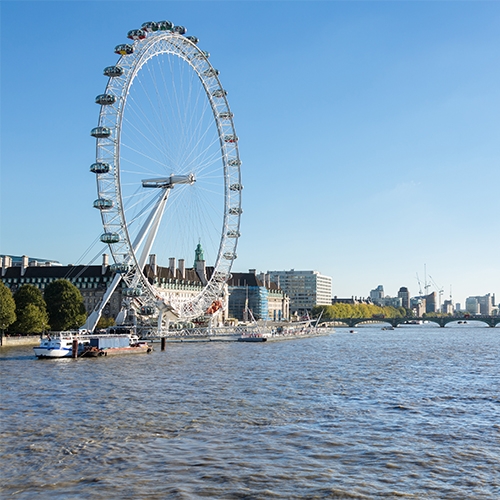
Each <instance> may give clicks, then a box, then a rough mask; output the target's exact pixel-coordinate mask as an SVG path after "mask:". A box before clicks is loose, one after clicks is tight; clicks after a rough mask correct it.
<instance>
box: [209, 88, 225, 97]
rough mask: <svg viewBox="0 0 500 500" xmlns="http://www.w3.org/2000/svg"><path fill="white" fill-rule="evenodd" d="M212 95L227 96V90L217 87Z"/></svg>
mask: <svg viewBox="0 0 500 500" xmlns="http://www.w3.org/2000/svg"><path fill="white" fill-rule="evenodd" d="M212 95H213V96H214V97H225V96H227V91H225V90H224V89H217V90H214V91H213V92H212Z"/></svg>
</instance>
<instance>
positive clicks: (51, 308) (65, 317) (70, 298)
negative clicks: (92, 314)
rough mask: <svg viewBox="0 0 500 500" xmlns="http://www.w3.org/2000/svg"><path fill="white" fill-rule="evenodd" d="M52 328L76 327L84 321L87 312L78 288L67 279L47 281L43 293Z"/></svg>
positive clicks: (57, 329) (65, 328) (66, 328)
mask: <svg viewBox="0 0 500 500" xmlns="http://www.w3.org/2000/svg"><path fill="white" fill-rule="evenodd" d="M44 298H45V303H46V304H47V312H48V313H49V323H50V328H51V329H52V330H56V331H59V330H68V329H72V328H78V327H80V326H82V325H83V324H84V323H85V320H86V319H87V313H86V311H85V305H84V303H83V297H82V294H81V293H80V290H78V288H76V286H75V285H73V284H72V283H71V282H69V281H68V280H64V279H60V280H56V281H53V282H52V283H49V284H48V285H47V287H46V288H45V293H44Z"/></svg>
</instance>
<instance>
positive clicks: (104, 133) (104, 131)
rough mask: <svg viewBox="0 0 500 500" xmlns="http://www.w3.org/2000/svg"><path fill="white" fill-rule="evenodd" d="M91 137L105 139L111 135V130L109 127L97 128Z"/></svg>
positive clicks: (91, 132)
mask: <svg viewBox="0 0 500 500" xmlns="http://www.w3.org/2000/svg"><path fill="white" fill-rule="evenodd" d="M90 135H91V136H92V137H95V138H96V139H105V138H106V137H109V136H110V135H111V129H110V128H108V127H95V128H93V129H92V130H91V131H90Z"/></svg>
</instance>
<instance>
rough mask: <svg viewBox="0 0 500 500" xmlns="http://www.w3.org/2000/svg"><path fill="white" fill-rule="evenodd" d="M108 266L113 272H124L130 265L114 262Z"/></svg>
mask: <svg viewBox="0 0 500 500" xmlns="http://www.w3.org/2000/svg"><path fill="white" fill-rule="evenodd" d="M109 268H110V269H111V271H112V272H114V273H117V274H122V273H126V272H127V271H128V270H129V269H130V266H129V265H128V264H126V263H125V262H115V263H114V264H111V265H110V266H109Z"/></svg>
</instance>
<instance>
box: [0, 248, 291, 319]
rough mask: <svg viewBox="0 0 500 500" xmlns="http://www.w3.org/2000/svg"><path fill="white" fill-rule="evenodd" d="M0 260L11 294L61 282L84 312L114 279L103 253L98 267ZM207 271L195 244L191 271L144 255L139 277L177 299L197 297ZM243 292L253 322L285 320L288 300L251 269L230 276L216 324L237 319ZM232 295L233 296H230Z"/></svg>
mask: <svg viewBox="0 0 500 500" xmlns="http://www.w3.org/2000/svg"><path fill="white" fill-rule="evenodd" d="M0 259H1V262H0V265H1V278H2V281H3V283H4V284H5V285H6V286H7V287H8V288H9V289H10V290H11V292H12V293H13V294H14V293H15V292H16V291H17V290H18V289H19V288H20V287H21V286H23V285H26V284H29V285H33V286H36V287H37V288H38V289H40V291H41V292H42V293H43V291H44V290H45V288H46V286H47V285H48V284H49V283H51V282H53V281H56V280H59V279H67V280H68V281H70V282H71V283H72V284H73V285H75V286H76V287H77V288H78V290H80V293H81V294H82V297H83V301H84V305H85V309H86V311H87V314H90V313H91V312H92V311H93V310H94V309H95V308H96V306H99V304H100V303H101V300H102V297H103V295H104V294H105V292H106V289H107V287H108V285H109V284H110V283H111V281H112V280H113V278H114V272H113V268H112V266H110V264H109V259H108V255H107V254H103V256H102V264H101V265H93V266H83V265H78V266H73V265H68V266H63V265H61V264H60V263H59V262H56V261H49V260H40V259H36V260H35V259H29V258H28V257H27V256H22V257H13V256H8V255H3V256H0ZM212 273H213V267H211V266H206V265H205V261H204V260H203V250H202V248H201V245H198V247H197V249H196V252H195V260H194V264H193V267H186V266H185V261H184V259H178V260H177V259H175V258H170V259H169V265H168V267H162V266H159V265H158V264H157V261H156V255H154V254H153V255H150V256H149V262H148V263H147V264H146V265H145V267H144V274H145V276H146V277H147V278H148V280H149V282H150V283H151V284H153V285H154V286H155V287H158V288H160V289H163V290H167V291H168V293H169V294H170V295H171V296H181V297H183V298H187V297H189V296H195V295H197V294H199V293H200V292H201V291H202V290H203V288H204V287H205V285H206V284H207V282H208V281H209V280H210V278H211V276H212ZM242 284H243V285H242ZM247 284H248V285H249V286H248V287H247ZM228 285H231V286H228ZM123 287H125V285H124V284H123V283H122V284H121V285H119V286H118V287H117V289H116V290H115V291H114V292H113V294H112V295H111V297H110V299H109V301H108V303H107V304H106V306H105V308H104V310H103V313H102V316H103V317H105V318H113V319H114V318H116V317H117V316H118V314H119V313H120V311H121V308H122V292H121V290H122V288H123ZM247 288H249V290H250V291H249V304H248V306H249V308H250V309H251V310H252V311H253V313H254V315H255V317H256V319H264V320H268V319H271V320H276V321H278V320H282V319H288V318H289V301H288V297H287V296H286V294H285V293H284V292H283V291H282V290H280V289H279V287H278V286H277V285H276V283H273V282H271V281H270V279H269V276H264V275H261V276H260V277H257V276H256V273H255V271H254V270H251V271H250V273H235V274H233V278H232V279H231V281H230V282H229V283H228V284H227V285H226V289H225V293H224V299H223V307H222V314H221V316H220V321H226V320H227V319H228V318H229V317H230V316H231V317H235V318H238V319H243V316H242V312H243V308H244V304H243V307H241V297H242V291H243V295H244V297H245V298H246V290H247ZM233 293H234V294H235V295H234V297H232V298H231V294H233ZM230 305H231V307H230ZM240 313H241V314H240ZM130 319H132V318H130Z"/></svg>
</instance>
